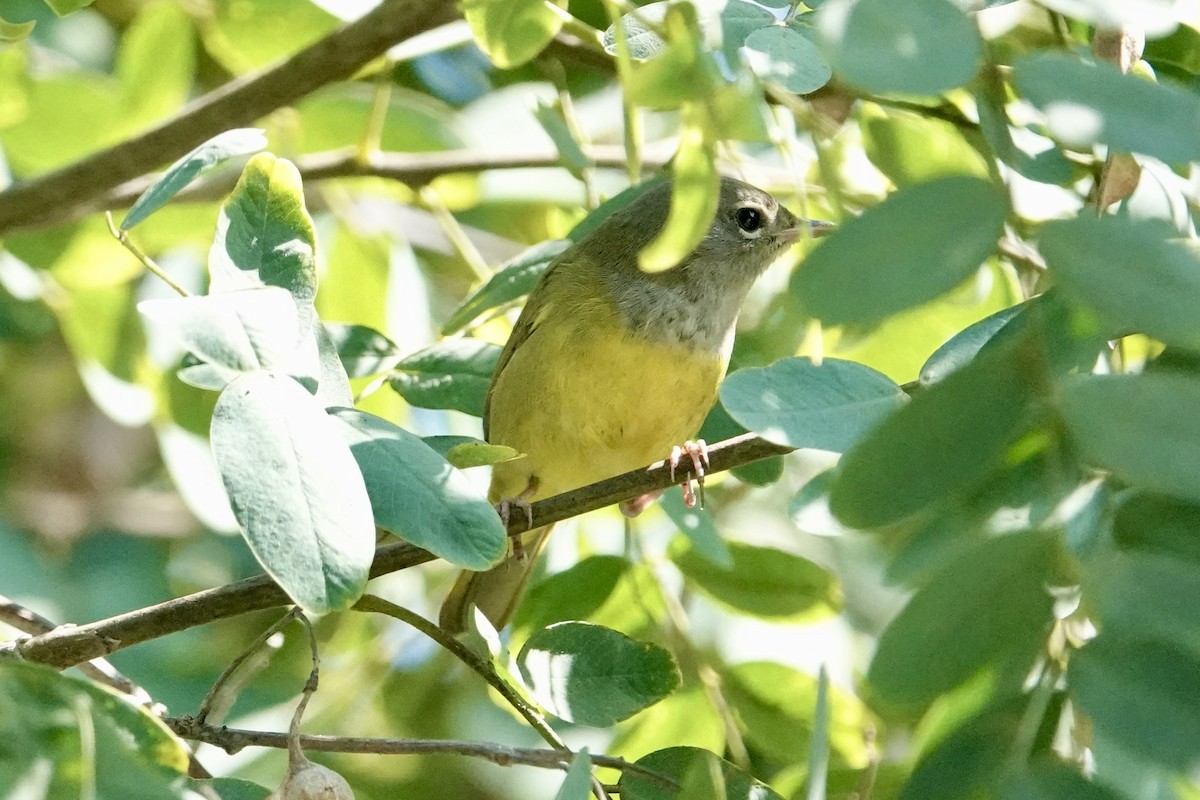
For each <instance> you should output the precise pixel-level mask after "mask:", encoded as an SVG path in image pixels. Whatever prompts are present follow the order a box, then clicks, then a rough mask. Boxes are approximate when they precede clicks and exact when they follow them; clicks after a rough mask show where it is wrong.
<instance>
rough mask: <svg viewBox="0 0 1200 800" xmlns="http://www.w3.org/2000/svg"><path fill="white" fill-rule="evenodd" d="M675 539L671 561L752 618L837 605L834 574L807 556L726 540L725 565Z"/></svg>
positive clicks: (715, 597)
mask: <svg viewBox="0 0 1200 800" xmlns="http://www.w3.org/2000/svg"><path fill="white" fill-rule="evenodd" d="M685 542H686V540H684V539H676V540H675V541H673V542H672V544H671V548H670V557H671V560H672V561H674V562H675V565H676V566H677V567H679V570H680V571H681V572H682V573H683V574H684V577H685V578H687V579H688V580H689V581H691V582H693V583H695V585H696V586H698V587H699V588H701V589H703V590H704V592H705V594H707V595H709V596H710V597H712V598H713V599H714V600H717V601H718V602H720V603H723V604H725V605H727V606H730V607H732V608H734V609H737V610H738V611H740V612H742V613H744V614H749V615H751V616H755V617H767V618H770V617H790V616H792V615H795V614H799V613H801V612H803V611H807V610H809V609H812V608H814V607H818V606H832V607H836V606H837V605H839V602H840V598H839V596H838V590H837V585H836V582H835V581H834V578H833V576H832V575H831V574H830V573H829V572H827V571H826V570H824V569H822V568H821V567H819V566H817V565H816V564H814V563H813V562H811V561H809V560H808V559H805V558H801V557H800V556H796V555H792V554H791V553H785V552H784V551H782V550H776V549H774V548H771V547H757V546H755V545H749V544H743V543H742V542H727V543H726V545H727V547H728V548H729V551H730V554H731V555H732V556H733V567H732V568H731V569H724V568H722V567H721V566H720V565H719V564H716V563H713V561H711V560H709V559H708V558H706V557H704V556H702V555H700V554H699V553H698V552H696V550H695V548H694V547H693V546H692V545H690V544H685Z"/></svg>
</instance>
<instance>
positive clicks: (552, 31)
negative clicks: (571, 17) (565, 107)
mask: <svg viewBox="0 0 1200 800" xmlns="http://www.w3.org/2000/svg"><path fill="white" fill-rule="evenodd" d="M555 5H557V6H559V7H560V8H566V0H556V2H555ZM463 16H465V17H466V18H467V24H468V25H470V26H471V33H473V34H474V35H475V41H476V43H477V44H478V45H479V49H480V50H482V51H483V52H485V53H487V55H488V58H490V59H491V60H492V63H493V64H495V65H496V66H497V67H500V69H510V68H511V67H517V66H520V65H521V64H524V63H525V62H526V61H529V60H530V59H531V58H533V57H534V56H536V55H537V54H538V53H540V52H542V50H543V49H544V48H545V47H546V45H548V44H549V43H550V40H551V39H553V38H554V37H555V36H557V35H558V31H559V30H560V29H561V28H562V24H563V15H562V14H561V13H559V12H556V11H555V10H554V9H553V8H552V7H550V5H549V4H548V3H547V2H546V0H474V1H473V2H469V3H465V4H464V5H463Z"/></svg>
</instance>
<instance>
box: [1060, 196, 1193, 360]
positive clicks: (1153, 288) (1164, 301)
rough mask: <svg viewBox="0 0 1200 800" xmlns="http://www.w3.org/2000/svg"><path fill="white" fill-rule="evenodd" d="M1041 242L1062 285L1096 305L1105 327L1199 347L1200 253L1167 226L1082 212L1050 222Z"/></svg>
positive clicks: (1074, 294)
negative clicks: (1197, 320)
mask: <svg viewBox="0 0 1200 800" xmlns="http://www.w3.org/2000/svg"><path fill="white" fill-rule="evenodd" d="M1040 249H1041V251H1042V255H1043V256H1045V258H1046V263H1047V264H1048V265H1049V267H1050V269H1051V270H1053V272H1054V274H1055V276H1057V278H1058V279H1059V282H1060V283H1061V285H1062V287H1063V289H1064V291H1067V292H1069V293H1070V294H1071V296H1072V297H1075V298H1077V299H1079V300H1080V301H1082V302H1084V303H1086V304H1087V305H1088V306H1089V307H1090V308H1092V309H1094V310H1095V312H1096V314H1097V315H1098V316H1099V317H1100V319H1101V322H1102V324H1103V326H1104V328H1105V330H1106V331H1108V332H1111V333H1112V334H1115V335H1120V334H1126V333H1133V332H1141V333H1147V334H1149V335H1151V336H1154V337H1155V338H1157V339H1161V340H1162V341H1164V342H1167V343H1168V344H1177V345H1181V346H1183V347H1189V348H1192V349H1198V348H1200V326H1197V325H1196V324H1195V322H1194V320H1193V316H1194V314H1195V310H1196V308H1198V307H1200V255H1198V254H1197V252H1196V251H1195V250H1194V249H1193V248H1192V246H1190V245H1189V244H1188V243H1187V242H1185V241H1182V240H1180V239H1177V238H1174V235H1173V232H1172V230H1171V229H1170V228H1169V227H1167V226H1166V225H1164V224H1162V223H1161V222H1159V221H1156V220H1136V219H1129V218H1126V217H1115V216H1099V217H1098V216H1096V215H1095V213H1094V212H1093V213H1084V214H1081V215H1080V216H1078V217H1076V218H1074V219H1070V220H1061V221H1056V222H1051V223H1049V224H1048V225H1046V227H1045V229H1043V231H1042V237H1041V242H1040Z"/></svg>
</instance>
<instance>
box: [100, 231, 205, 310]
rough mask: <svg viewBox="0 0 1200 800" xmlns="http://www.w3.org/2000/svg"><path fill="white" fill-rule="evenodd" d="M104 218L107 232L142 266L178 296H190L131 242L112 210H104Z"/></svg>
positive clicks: (189, 293)
mask: <svg viewBox="0 0 1200 800" xmlns="http://www.w3.org/2000/svg"><path fill="white" fill-rule="evenodd" d="M104 220H105V221H106V222H107V223H108V232H109V233H111V234H112V235H113V238H114V239H116V240H117V241H118V242H120V243H121V245H122V246H123V247H124V248H125V249H126V250H128V251H129V252H130V253H133V257H134V258H136V259H137V260H138V261H140V262H142V266H143V267H145V268H146V269H148V270H150V271H151V272H153V273H154V274H155V275H157V276H158V277H159V278H160V279H161V280H162V282H163V283H165V284H167V286H170V287H171V288H172V289H174V290H175V291H176V292H178V293H179V296H180V297H191V292H189V291H188V290H187V289H185V288H183V287H182V286H180V285H179V284H178V283H176V282H175V279H174V278H172V277H171V276H170V275H168V274H167V272H166V270H164V269H163V268H162V267H160V266H159V265H158V264H156V263H155V261H154V259H152V258H151V257H150V256H148V255H146V254H145V253H144V252H142V248H140V247H138V246H137V245H136V244H134V243H133V240H132V239H130V238H129V234H127V233H126V232H125V231H123V230H121V229H120V228H118V227H117V225H116V223H114V222H113V215H112V212H110V211H105V212H104Z"/></svg>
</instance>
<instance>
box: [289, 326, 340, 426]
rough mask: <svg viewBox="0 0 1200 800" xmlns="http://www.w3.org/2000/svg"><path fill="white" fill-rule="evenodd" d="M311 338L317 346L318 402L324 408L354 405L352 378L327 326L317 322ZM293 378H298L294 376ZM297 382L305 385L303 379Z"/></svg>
mask: <svg viewBox="0 0 1200 800" xmlns="http://www.w3.org/2000/svg"><path fill="white" fill-rule="evenodd" d="M309 336H310V338H311V339H312V340H314V344H315V345H316V347H315V350H316V354H317V376H318V377H317V391H316V392H315V393H314V394H315V396H316V398H317V402H319V403H320V404H321V406H322V407H324V408H332V407H333V406H352V405H354V393H353V392H352V391H350V376H349V375H347V374H346V368H345V367H344V366H342V360H341V358H340V356H339V355H338V351H337V345H336V344H335V343H334V341H333V337H332V336H331V335H330V334H329V331H327V330H326V329H325V324H324V323H322V322H321V321H320V320H317V324H316V325H314V326H313V329H312V331H311V333H310V334H309ZM293 377H296V376H294V375H293ZM297 380H300V382H301V383H304V380H303V379H301V378H297Z"/></svg>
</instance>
